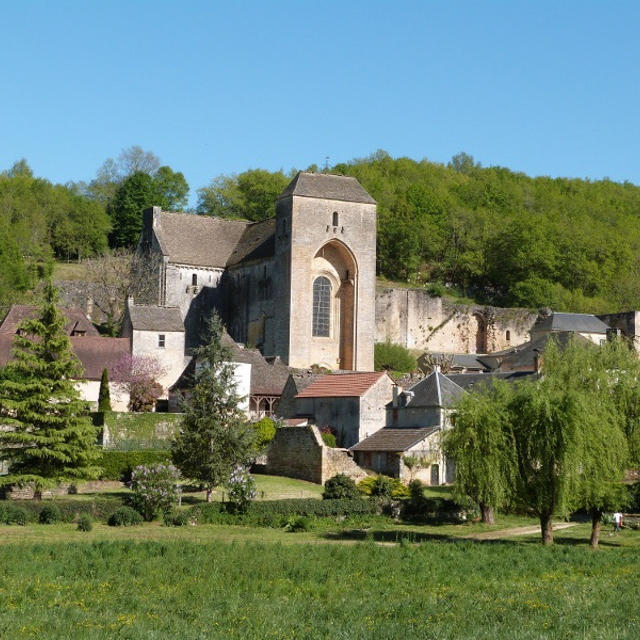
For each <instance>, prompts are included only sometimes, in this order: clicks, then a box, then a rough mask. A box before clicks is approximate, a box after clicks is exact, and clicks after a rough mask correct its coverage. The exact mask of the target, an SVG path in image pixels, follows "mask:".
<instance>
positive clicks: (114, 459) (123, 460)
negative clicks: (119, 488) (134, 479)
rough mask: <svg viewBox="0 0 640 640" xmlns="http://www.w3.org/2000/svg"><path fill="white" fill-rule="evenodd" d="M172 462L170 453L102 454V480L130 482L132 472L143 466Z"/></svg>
mask: <svg viewBox="0 0 640 640" xmlns="http://www.w3.org/2000/svg"><path fill="white" fill-rule="evenodd" d="M157 462H171V459H170V457H169V452H168V451H152V450H148V451H147V450H145V451H112V450H106V451H103V452H102V459H101V460H100V463H99V464H100V466H101V467H102V469H103V471H102V474H101V476H100V479H101V480H120V481H121V482H129V480H131V471H132V470H133V469H135V468H136V467H137V466H139V465H141V464H155V463H157Z"/></svg>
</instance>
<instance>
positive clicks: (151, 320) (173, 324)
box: [128, 304, 184, 331]
mask: <svg viewBox="0 0 640 640" xmlns="http://www.w3.org/2000/svg"><path fill="white" fill-rule="evenodd" d="M128 312H129V317H130V318H131V325H132V326H133V328H134V329H135V330H136V331H184V323H183V322H182V316H181V315H180V309H178V307H156V306H152V305H142V304H133V305H131V304H130V305H129V307H128Z"/></svg>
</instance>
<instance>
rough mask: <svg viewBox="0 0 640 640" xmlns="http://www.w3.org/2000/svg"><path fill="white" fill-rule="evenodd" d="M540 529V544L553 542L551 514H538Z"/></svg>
mask: <svg viewBox="0 0 640 640" xmlns="http://www.w3.org/2000/svg"><path fill="white" fill-rule="evenodd" d="M540 531H541V533H542V544H544V545H550V544H553V522H552V520H551V514H550V513H545V514H540Z"/></svg>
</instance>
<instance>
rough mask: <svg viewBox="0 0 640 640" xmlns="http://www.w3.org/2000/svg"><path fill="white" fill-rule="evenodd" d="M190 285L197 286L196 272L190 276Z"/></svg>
mask: <svg viewBox="0 0 640 640" xmlns="http://www.w3.org/2000/svg"><path fill="white" fill-rule="evenodd" d="M191 286H193V287H197V286H198V274H197V273H194V274H192V276H191Z"/></svg>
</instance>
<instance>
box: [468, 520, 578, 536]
mask: <svg viewBox="0 0 640 640" xmlns="http://www.w3.org/2000/svg"><path fill="white" fill-rule="evenodd" d="M575 526H576V523H575V522H559V523H558V524H554V525H553V530H554V531H559V530H560V529H568V528H569V527H575ZM532 533H540V527H539V526H537V525H535V526H532V527H513V528H511V529H500V531H486V532H485V533H472V534H471V535H469V536H464V537H465V538H466V539H468V540H499V539H500V538H509V537H511V536H528V535H530V534H532Z"/></svg>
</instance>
